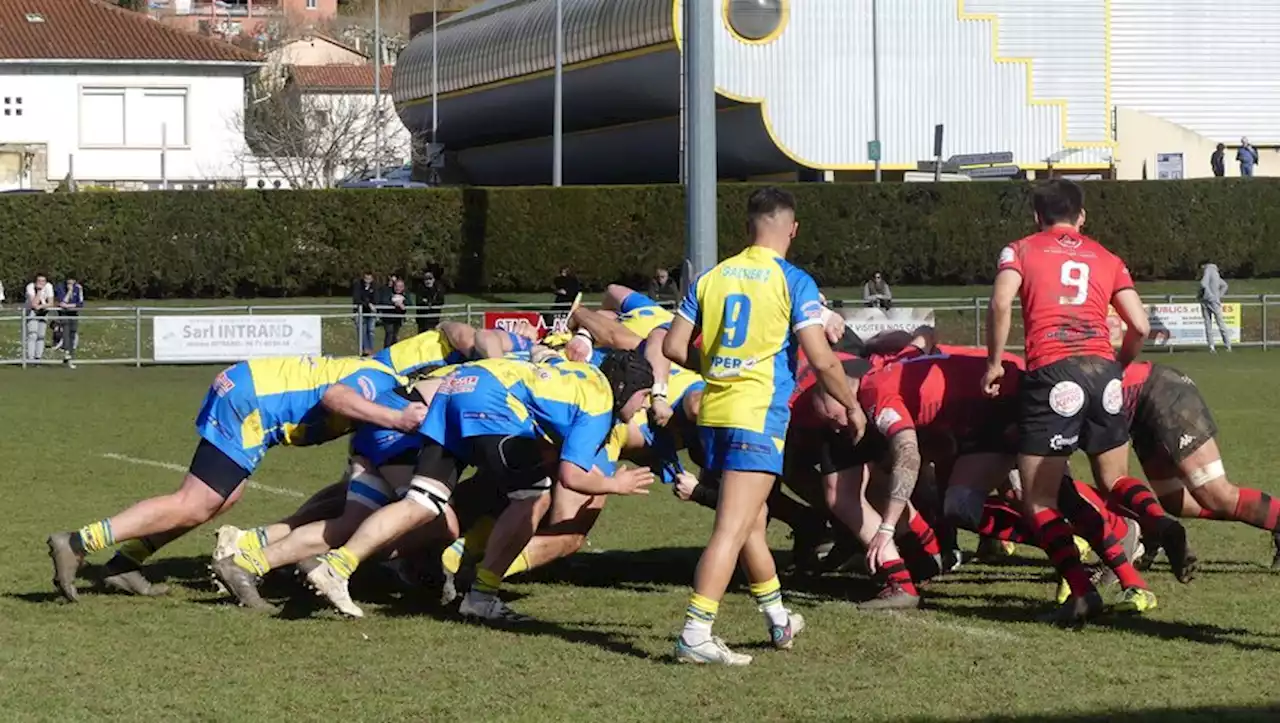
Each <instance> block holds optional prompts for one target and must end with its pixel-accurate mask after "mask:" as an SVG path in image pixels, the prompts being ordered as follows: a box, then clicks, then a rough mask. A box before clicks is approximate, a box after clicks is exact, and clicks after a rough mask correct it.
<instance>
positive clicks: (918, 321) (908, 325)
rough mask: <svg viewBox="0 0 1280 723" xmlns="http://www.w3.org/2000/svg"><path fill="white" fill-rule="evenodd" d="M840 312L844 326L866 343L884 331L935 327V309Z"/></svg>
mask: <svg viewBox="0 0 1280 723" xmlns="http://www.w3.org/2000/svg"><path fill="white" fill-rule="evenodd" d="M839 311H840V315H841V316H843V317H844V325H845V326H847V327H849V328H850V329H852V330H853V333H855V334H857V335H858V337H859V338H860V339H862V340H864V341H865V340H867V339H870V338H871V337H873V336H875V335H876V334H879V333H880V332H883V331H915V330H916V329H918V328H920V327H922V326H933V325H934V313H933V309H925V308H919V307H916V308H907V307H902V308H896V309H890V310H888V311H885V310H883V309H868V308H864V309H858V308H847V307H846V308H844V309H840V310H839Z"/></svg>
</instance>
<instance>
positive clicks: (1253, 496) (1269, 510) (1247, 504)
mask: <svg viewBox="0 0 1280 723" xmlns="http://www.w3.org/2000/svg"><path fill="white" fill-rule="evenodd" d="M1233 519H1235V520H1238V521H1240V522H1243V523H1245V524H1249V525H1253V526H1254V527H1259V528H1262V529H1264V530H1270V531H1272V532H1275V531H1276V526H1277V523H1278V522H1280V500H1277V499H1276V498H1274V497H1272V496H1271V495H1269V494H1266V493H1264V492H1262V491H1260V490H1255V489H1250V488H1248V487H1241V488H1240V499H1239V500H1238V501H1237V502H1236V509H1235V515H1234V517H1233Z"/></svg>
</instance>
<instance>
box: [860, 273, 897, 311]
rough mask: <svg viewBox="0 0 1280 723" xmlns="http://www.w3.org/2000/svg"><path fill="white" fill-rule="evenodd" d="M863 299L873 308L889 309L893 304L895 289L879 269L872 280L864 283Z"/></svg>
mask: <svg viewBox="0 0 1280 723" xmlns="http://www.w3.org/2000/svg"><path fill="white" fill-rule="evenodd" d="M862 301H863V302H865V303H866V305H867V306H869V307H871V308H873V309H884V310H885V311H888V310H889V309H890V307H892V306H893V291H892V290H890V289H889V284H888V282H886V281H885V280H884V277H883V276H881V275H880V272H879V271H877V272H876V275H875V276H873V277H871V280H870V281H868V282H867V283H865V284H863V285H862Z"/></svg>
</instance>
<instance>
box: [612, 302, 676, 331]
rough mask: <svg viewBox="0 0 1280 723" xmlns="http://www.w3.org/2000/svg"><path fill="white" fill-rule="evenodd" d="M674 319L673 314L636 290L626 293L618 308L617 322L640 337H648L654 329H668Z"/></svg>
mask: <svg viewBox="0 0 1280 723" xmlns="http://www.w3.org/2000/svg"><path fill="white" fill-rule="evenodd" d="M674 319H675V315H674V314H672V313H671V312H670V311H667V310H666V309H664V308H662V307H661V306H660V305H659V304H658V302H656V301H654V300H653V299H650V298H649V297H647V296H645V295H644V294H642V293H640V292H638V291H633V292H631V293H630V294H628V295H627V298H625V299H623V300H622V307H621V308H619V309H618V323H619V324H622V325H623V326H625V327H626V328H627V331H630V332H631V333H632V334H635V335H636V336H638V337H640V338H641V339H645V338H648V336H649V335H650V334H652V333H653V330H654V329H670V328H671V322H672V320H674Z"/></svg>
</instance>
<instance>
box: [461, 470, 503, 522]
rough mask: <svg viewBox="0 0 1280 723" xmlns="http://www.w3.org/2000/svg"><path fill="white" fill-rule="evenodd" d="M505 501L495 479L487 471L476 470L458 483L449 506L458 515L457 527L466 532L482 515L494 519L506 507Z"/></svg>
mask: <svg viewBox="0 0 1280 723" xmlns="http://www.w3.org/2000/svg"><path fill="white" fill-rule="evenodd" d="M507 502H508V500H507V496H506V495H505V494H503V493H502V492H501V491H500V490H499V485H498V482H497V480H495V479H494V478H493V476H492V475H491V474H489V473H481V472H477V473H476V474H474V475H472V476H470V477H468V478H466V479H464V480H462V481H461V482H459V483H458V488H457V490H455V491H454V493H453V498H452V499H450V500H449V506H450V507H452V508H453V511H454V514H456V515H457V516H458V525H459V527H461V529H462V531H463V532H466V531H467V530H469V529H470V528H471V527H472V526H473V525H474V524H475V523H476V521H477V520H479V519H480V518H482V517H492V518H493V519H495V520H496V519H497V518H498V516H499V515H501V514H502V511H503V510H505V509H506V508H507Z"/></svg>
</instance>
